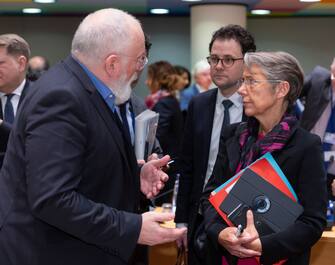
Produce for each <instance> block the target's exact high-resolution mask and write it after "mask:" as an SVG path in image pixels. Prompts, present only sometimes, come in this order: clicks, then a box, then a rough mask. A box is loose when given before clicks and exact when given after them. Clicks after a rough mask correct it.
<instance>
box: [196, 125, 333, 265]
mask: <svg viewBox="0 0 335 265" xmlns="http://www.w3.org/2000/svg"><path fill="white" fill-rule="evenodd" d="M237 126H238V125H237V124H234V125H231V126H229V127H228V128H227V129H226V130H225V132H224V134H223V136H221V139H220V147H219V154H218V157H217V160H216V163H215V166H214V170H213V174H212V177H211V178H210V180H209V182H208V184H207V185H206V188H205V191H204V194H203V197H202V206H203V212H204V216H205V224H206V230H207V235H208V237H209V239H210V242H209V244H208V245H207V246H208V248H209V249H207V250H208V251H209V253H208V254H207V255H206V258H207V262H206V264H208V265H209V264H210V265H219V264H222V261H221V256H222V255H225V256H226V257H227V259H228V260H229V261H230V262H231V263H229V264H236V257H234V256H231V255H230V254H229V253H228V252H227V251H226V250H224V248H222V247H221V246H220V245H219V244H218V235H219V233H220V231H221V230H223V229H224V228H226V227H227V225H226V224H225V222H224V221H223V219H222V218H221V217H220V216H219V215H218V214H217V212H216V211H215V209H214V208H213V207H212V206H211V204H210V203H209V201H208V197H209V195H210V192H211V191H213V190H214V189H215V188H217V187H218V186H220V185H221V184H223V183H224V182H226V181H227V180H228V179H229V178H231V177H232V176H234V175H235V170H236V167H237V165H238V162H239V160H240V146H239V137H238V134H237V133H235V132H236V128H237ZM321 149H322V148H321V142H320V138H319V137H317V136H315V135H313V134H310V133H308V132H307V131H305V130H304V129H302V128H300V127H295V128H293V129H292V134H291V136H290V139H289V140H288V142H287V143H286V145H285V146H284V147H283V149H281V150H278V151H275V152H273V153H272V155H273V157H274V159H275V160H276V162H277V163H278V164H279V166H280V168H281V169H282V170H283V172H284V174H285V176H286V177H287V178H288V181H289V182H290V184H291V185H292V187H293V189H294V190H295V192H296V194H297V197H298V201H299V203H300V204H301V205H302V206H303V207H304V212H303V213H302V215H301V216H300V217H299V218H298V220H297V221H296V223H295V224H294V225H292V226H290V227H288V228H287V229H285V230H283V231H282V232H279V233H275V234H271V235H267V236H263V237H261V238H260V240H261V243H262V256H261V263H262V264H264V265H270V264H273V263H276V262H278V261H279V260H283V259H287V258H288V260H287V262H286V263H284V264H287V265H307V264H309V256H310V248H311V247H312V245H313V244H315V243H316V242H317V240H318V239H319V238H320V237H321V234H322V232H323V229H324V227H325V225H326V205H327V200H326V197H327V193H326V178H325V171H324V168H323V158H322V150H321Z"/></svg>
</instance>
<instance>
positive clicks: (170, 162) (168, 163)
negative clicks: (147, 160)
mask: <svg viewBox="0 0 335 265" xmlns="http://www.w3.org/2000/svg"><path fill="white" fill-rule="evenodd" d="M172 163H174V160H173V159H172V160H170V161H169V162H167V164H166V165H167V166H168V165H170V164H172Z"/></svg>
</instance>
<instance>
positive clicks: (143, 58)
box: [119, 54, 148, 71]
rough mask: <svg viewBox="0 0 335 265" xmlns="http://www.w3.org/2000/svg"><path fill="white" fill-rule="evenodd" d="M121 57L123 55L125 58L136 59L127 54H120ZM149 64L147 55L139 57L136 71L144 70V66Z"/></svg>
mask: <svg viewBox="0 0 335 265" xmlns="http://www.w3.org/2000/svg"><path fill="white" fill-rule="evenodd" d="M119 55H122V56H125V57H129V58H134V56H129V55H126V54H119ZM147 63H148V57H147V56H146V55H145V54H143V55H141V56H139V57H137V58H136V70H137V71H141V70H143V68H144V66H145V65H146V64H147Z"/></svg>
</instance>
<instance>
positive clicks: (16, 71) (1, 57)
mask: <svg viewBox="0 0 335 265" xmlns="http://www.w3.org/2000/svg"><path fill="white" fill-rule="evenodd" d="M29 56H30V47H29V44H28V43H27V42H26V41H25V40H24V39H23V38H22V37H20V36H19V35H16V34H3V35H0V98H1V102H0V104H1V110H0V168H1V167H2V163H3V159H4V156H5V152H6V148H7V142H8V137H9V133H10V131H11V128H12V125H13V122H14V119H15V116H16V114H17V112H18V107H19V105H20V104H21V102H22V100H23V98H24V97H25V95H26V93H27V91H28V90H29V87H30V83H29V81H28V80H26V72H27V68H28V60H29Z"/></svg>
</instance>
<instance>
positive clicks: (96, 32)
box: [71, 8, 144, 62]
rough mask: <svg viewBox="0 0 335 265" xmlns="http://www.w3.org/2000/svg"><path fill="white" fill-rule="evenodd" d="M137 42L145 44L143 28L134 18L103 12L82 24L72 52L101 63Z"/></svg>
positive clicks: (116, 12) (119, 12)
mask: <svg viewBox="0 0 335 265" xmlns="http://www.w3.org/2000/svg"><path fill="white" fill-rule="evenodd" d="M134 41H136V42H137V41H140V42H141V43H143V44H144V34H143V31H142V27H141V24H140V22H139V21H138V20H137V19H136V18H135V17H133V16H131V15H129V14H128V13H126V12H124V11H121V10H118V9H113V8H108V9H101V10H98V11H96V12H94V13H91V14H89V15H88V16H87V17H86V18H85V19H84V20H83V21H82V22H81V24H80V25H79V27H78V29H77V31H76V33H75V35H74V38H73V40H72V50H71V52H72V54H74V55H75V56H77V57H80V58H85V60H89V61H91V62H94V61H101V60H103V59H104V58H105V57H107V56H108V55H109V54H111V53H121V54H122V53H124V52H125V50H126V49H127V48H128V46H129V45H130V44H131V43H132V42H134Z"/></svg>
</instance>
